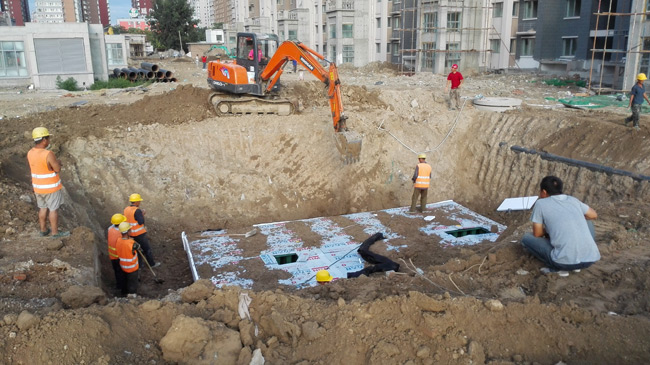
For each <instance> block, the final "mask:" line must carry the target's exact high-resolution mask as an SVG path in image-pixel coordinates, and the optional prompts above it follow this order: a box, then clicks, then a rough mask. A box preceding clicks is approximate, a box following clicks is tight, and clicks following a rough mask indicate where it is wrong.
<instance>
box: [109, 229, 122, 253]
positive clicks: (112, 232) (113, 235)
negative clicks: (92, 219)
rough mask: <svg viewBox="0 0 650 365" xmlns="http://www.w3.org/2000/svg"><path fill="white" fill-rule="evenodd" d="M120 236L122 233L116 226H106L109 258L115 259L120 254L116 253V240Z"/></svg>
mask: <svg viewBox="0 0 650 365" xmlns="http://www.w3.org/2000/svg"><path fill="white" fill-rule="evenodd" d="M120 238H122V233H120V230H119V229H117V227H115V226H114V225H113V226H110V227H108V257H110V259H111V260H117V259H119V258H120V256H118V255H117V240H119V239H120Z"/></svg>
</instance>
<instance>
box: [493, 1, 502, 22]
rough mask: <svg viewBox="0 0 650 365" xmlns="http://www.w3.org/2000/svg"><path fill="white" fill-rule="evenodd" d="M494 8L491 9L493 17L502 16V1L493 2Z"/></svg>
mask: <svg viewBox="0 0 650 365" xmlns="http://www.w3.org/2000/svg"><path fill="white" fill-rule="evenodd" d="M493 5H494V9H492V17H493V18H501V17H502V16H503V3H494V4H493Z"/></svg>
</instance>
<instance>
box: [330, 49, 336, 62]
mask: <svg viewBox="0 0 650 365" xmlns="http://www.w3.org/2000/svg"><path fill="white" fill-rule="evenodd" d="M330 49H331V50H332V55H331V56H330V58H331V59H333V60H336V46H332V47H331V48H330Z"/></svg>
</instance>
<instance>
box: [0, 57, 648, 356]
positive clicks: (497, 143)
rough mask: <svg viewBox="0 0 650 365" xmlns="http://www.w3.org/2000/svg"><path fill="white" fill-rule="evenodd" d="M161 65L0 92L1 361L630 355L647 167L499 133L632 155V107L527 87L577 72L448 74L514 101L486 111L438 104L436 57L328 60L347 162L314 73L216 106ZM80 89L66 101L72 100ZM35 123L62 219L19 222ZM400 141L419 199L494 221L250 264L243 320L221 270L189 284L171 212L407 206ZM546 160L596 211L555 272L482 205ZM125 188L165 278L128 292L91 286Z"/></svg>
mask: <svg viewBox="0 0 650 365" xmlns="http://www.w3.org/2000/svg"><path fill="white" fill-rule="evenodd" d="M156 61H157V60H156ZM161 66H162V67H164V68H166V69H170V70H173V71H174V72H175V74H176V76H177V77H178V80H179V83H177V84H154V85H152V86H150V87H147V88H137V89H133V90H124V91H116V90H103V91H96V92H76V93H67V92H40V91H28V90H18V89H3V90H2V91H1V92H0V116H3V119H2V120H0V123H2V126H3V131H4V133H3V134H2V136H1V137H0V150H2V154H0V156H2V157H1V158H0V196H1V199H0V214H1V215H2V218H3V219H2V220H1V221H0V238H1V241H0V282H1V283H2V285H1V286H0V314H2V317H0V354H1V355H0V356H1V360H0V362H2V363H15V364H36V363H52V364H80V363H86V364H121V363H187V364H197V363H206V364H207V363H239V364H248V363H250V360H251V358H252V357H253V356H254V353H255V351H257V352H260V353H261V354H262V355H263V357H264V358H265V359H266V361H267V362H268V363H271V364H286V363H292V364H307V363H318V364H331V363H351V364H352V363H354V364H356V363H373V364H374V363H379V364H384V363H385V364H395V363H399V364H438V363H452V364H467V363H491V364H509V363H516V364H535V363H537V364H555V363H557V362H559V361H564V362H565V363H568V364H594V363H617V364H618V363H621V364H622V363H628V364H640V363H648V362H649V361H650V353H649V352H648V351H647V349H648V348H650V346H649V345H650V344H649V340H648V339H649V338H650V336H649V335H650V322H649V319H650V317H649V312H650V295H649V294H648V293H649V289H650V288H649V287H650V279H648V270H650V250H649V249H648V248H647V246H646V245H645V243H646V242H647V241H648V238H649V233H650V230H649V228H648V227H650V225H649V223H650V213H648V212H650V209H648V208H649V207H648V203H647V201H648V199H647V198H648V196H650V189H649V187H648V183H647V182H646V181H644V180H642V179H638V178H637V179H635V178H631V177H626V176H620V175H616V174H611V173H603V172H599V171H593V170H589V169H585V168H578V167H576V166H570V165H566V164H563V163H558V162H553V161H547V160H543V159H541V158H540V157H539V156H535V155H527V154H520V153H516V152H514V151H512V150H511V149H510V148H509V147H511V146H515V145H516V146H522V147H526V148H530V149H536V150H539V151H546V152H550V153H553V154H556V155H560V156H564V157H569V158H573V159H577V160H582V161H587V162H591V163H594V164H601V165H604V166H607V167H611V168H616V169H620V170H625V171H629V172H632V173H636V174H642V175H650V160H649V159H648V158H647V156H648V152H650V151H648V150H649V149H650V146H649V143H648V141H647V137H648V135H649V133H648V127H647V125H646V124H645V122H646V121H645V119H644V120H642V130H641V131H640V132H635V131H634V130H633V129H631V128H629V127H625V126H624V125H623V118H624V116H625V115H626V114H627V110H624V109H620V108H613V107H609V108H605V109H601V110H598V111H581V110H573V109H542V108H540V107H533V106H530V105H544V104H550V103H549V102H548V101H547V100H545V98H547V97H553V98H557V97H561V96H566V95H567V92H573V93H575V92H580V91H581V90H579V89H575V88H566V87H565V88H556V87H553V86H547V85H544V84H543V83H542V82H540V81H541V80H542V79H543V78H542V77H541V76H538V75H530V74H521V75H471V74H469V75H466V78H467V80H466V83H465V86H466V88H465V89H464V90H463V92H462V94H463V95H464V96H467V97H473V96H474V95H477V94H482V95H485V96H504V97H519V98H522V99H523V100H524V102H525V103H527V104H530V105H528V106H525V107H524V108H522V109H521V110H517V111H512V112H508V113H504V114H490V113H486V112H480V111H477V110H475V109H474V108H473V107H472V106H471V103H470V102H468V103H467V104H466V105H465V107H464V108H463V110H462V111H461V112H458V111H451V110H448V108H447V106H446V104H445V100H444V94H443V90H442V89H443V85H444V78H443V77H442V76H437V75H430V74H420V75H415V76H410V77H408V76H398V75H396V74H395V73H394V72H393V71H392V70H391V69H390V68H389V67H385V66H383V65H376V64H375V65H370V66H367V67H364V68H362V69H354V68H348V67H343V68H342V70H341V80H342V82H343V87H344V89H343V95H344V106H345V107H346V113H347V114H348V116H349V117H350V119H349V126H350V128H351V129H353V130H355V131H357V132H359V133H361V134H362V136H363V148H362V154H361V159H360V161H359V162H358V163H356V164H350V165H345V164H343V163H342V161H341V160H340V157H339V156H338V153H337V151H336V146H335V141H334V138H332V126H331V120H330V119H329V117H328V114H329V111H328V106H327V100H326V98H325V96H324V91H323V87H322V85H321V84H320V83H319V82H316V81H310V80H312V79H311V78H310V76H309V75H305V79H306V80H305V81H300V80H298V75H297V74H290V73H287V74H285V75H284V76H283V80H284V83H285V84H286V85H285V88H284V90H283V94H284V95H285V96H286V97H288V98H290V99H292V100H294V101H295V102H296V104H298V105H300V112H299V113H298V114H295V115H292V116H289V117H275V116H264V117H259V116H244V117H227V118H226V117H223V118H217V117H216V115H215V113H214V112H213V111H212V110H211V108H210V106H209V105H208V104H207V98H208V95H209V94H210V91H209V90H208V89H207V88H206V83H205V74H204V72H203V71H202V70H199V69H196V68H195V66H194V63H191V62H182V61H181V62H179V61H176V62H174V61H165V63H163V64H162V65H161ZM461 71H462V70H461ZM533 81H535V82H533ZM79 101H86V102H87V103H84V105H82V106H73V105H72V104H74V103H76V102H79ZM644 118H645V117H644ZM41 125H44V126H46V127H48V128H49V129H50V131H51V132H52V133H53V134H54V136H53V139H52V141H53V142H54V143H53V150H54V151H55V152H56V153H57V155H58V156H59V157H60V158H61V160H62V161H63V163H64V170H63V172H62V176H63V181H64V185H65V192H66V199H67V201H68V204H66V205H65V206H64V207H63V208H62V210H61V219H62V225H63V226H64V228H66V229H69V230H71V231H72V235H71V236H70V237H69V238H64V239H62V240H53V239H50V238H40V237H38V232H37V231H38V228H37V222H36V208H35V203H34V197H33V194H32V192H31V188H30V182H29V171H28V168H27V166H26V163H25V154H26V152H27V151H28V150H29V148H30V139H29V136H30V131H31V129H32V128H34V127H36V126H41ZM421 151H428V154H429V161H430V162H431V163H432V165H433V167H434V171H433V177H434V188H433V189H431V190H430V193H429V195H430V201H439V200H446V199H453V200H455V201H457V202H459V203H461V204H463V205H465V206H467V207H469V208H471V209H473V210H475V211H477V212H478V213H480V214H482V215H485V216H487V217H489V218H491V219H493V220H495V221H497V222H499V223H501V224H504V225H506V226H508V229H507V230H506V232H505V233H504V234H503V235H502V236H501V237H500V239H499V240H498V241H497V242H496V243H494V244H481V245H477V246H471V247H452V248H443V247H435V248H432V247H430V246H427V245H431V243H430V242H427V241H426V239H425V237H424V236H421V235H419V234H418V232H417V230H414V232H413V234H412V235H411V236H409V237H408V241H409V247H408V248H407V249H405V250H402V251H400V252H399V253H394V252H392V251H391V252H389V253H386V254H387V255H396V256H395V259H397V260H399V259H402V260H404V261H400V263H402V262H403V267H402V269H401V270H400V271H401V272H400V273H396V274H393V275H390V276H385V275H373V276H371V277H362V278H358V279H353V280H340V281H337V282H335V283H333V284H332V285H328V286H321V287H314V288H309V289H304V290H294V289H292V288H288V287H279V286H277V285H274V284H273V283H274V280H272V279H275V278H277V276H276V275H277V274H270V278H269V280H264V281H263V282H261V283H259V284H258V285H256V286H255V287H254V290H252V291H246V293H247V294H248V295H249V296H250V297H251V298H252V302H251V304H250V318H249V319H242V318H240V316H239V314H238V307H237V304H238V302H239V295H240V294H241V290H240V289H238V288H225V289H219V290H217V289H215V288H213V287H211V285H210V284H209V283H205V282H203V281H199V282H197V283H194V284H192V279H191V275H190V272H189V268H188V263H187V261H186V258H185V253H184V252H183V248H182V246H181V243H180V239H179V235H180V232H181V231H196V230H202V229H207V228H212V229H216V228H227V229H228V230H229V232H231V233H244V232H247V231H248V230H249V229H250V225H251V224H255V223H263V222H272V221H282V220H292V219H300V218H309V217H319V216H332V217H333V218H332V219H343V218H340V217H337V216H338V215H341V214H346V213H352V212H360V211H368V210H377V209H386V208H390V207H396V206H404V205H407V204H408V203H409V201H410V195H411V184H410V175H411V174H412V171H413V167H414V164H415V163H416V159H415V153H417V152H421ZM547 174H556V175H558V176H560V177H561V178H562V179H563V180H564V181H565V184H566V190H567V192H568V193H570V194H572V195H575V196H576V197H578V198H580V199H581V200H583V201H585V202H587V203H588V204H589V205H590V206H592V207H594V208H595V209H596V210H597V211H598V213H599V219H598V220H597V221H596V233H597V242H598V244H599V248H600V250H601V253H602V256H603V258H602V260H601V261H600V262H599V263H597V264H596V265H594V266H593V267H591V268H589V269H588V270H583V272H581V273H579V274H572V275H570V276H569V277H568V278H560V277H558V276H556V275H551V276H545V275H542V274H540V273H539V268H540V264H539V262H537V261H536V260H534V259H533V258H532V257H531V256H530V255H527V254H526V253H525V252H524V251H523V249H522V248H521V247H520V245H519V243H518V242H519V240H520V238H521V236H522V235H523V234H524V233H525V232H527V231H529V230H530V229H531V227H530V223H528V216H529V212H507V213H497V212H496V211H495V209H496V207H497V206H498V205H499V203H500V202H501V201H502V200H503V199H504V198H507V197H512V196H523V195H534V194H536V193H537V184H538V183H539V180H540V179H541V177H543V176H545V175H547ZM135 191H137V192H139V193H141V194H142V195H143V196H144V198H145V201H144V203H143V206H144V207H145V208H146V209H147V226H148V229H149V232H150V233H149V235H150V237H151V240H152V243H153V249H154V254H155V255H156V257H157V258H158V259H159V260H160V261H161V262H162V263H163V265H162V266H161V267H160V268H159V269H158V271H157V272H158V275H160V277H161V278H162V279H164V283H163V284H157V283H155V282H154V280H153V277H152V276H151V274H150V273H149V272H147V271H146V268H143V271H142V275H141V278H142V281H141V288H140V292H139V294H140V295H139V297H138V298H137V299H126V298H120V297H116V296H115V294H116V293H115V291H114V290H113V288H112V286H113V284H114V283H113V282H112V279H111V275H112V273H111V268H110V266H109V263H108V261H107V257H106V253H105V242H104V236H103V235H104V231H105V228H106V226H107V223H108V221H109V218H110V216H111V215H112V214H113V213H115V212H119V211H121V210H122V209H123V207H124V205H125V204H126V199H127V197H128V195H129V194H130V193H131V192H135ZM396 224H400V223H399V222H397V223H396ZM353 231H354V230H353ZM357 233H359V232H357ZM355 234H356V233H355ZM251 245H252V246H251V247H250V248H249V249H255V247H257V246H260V243H259V242H252V243H251ZM255 245H256V246H255ZM253 246H254V247H253ZM378 249H381V247H379V246H378ZM410 262H412V263H413V265H414V266H411V264H410ZM407 263H409V264H407ZM416 267H417V268H420V269H421V270H422V271H423V273H424V274H423V275H419V274H417V273H416V271H415V268H416ZM258 270H260V272H261V270H263V267H261V265H260V267H259V268H258ZM23 275H24V276H23ZM190 284H191V285H190ZM100 289H101V290H100ZM214 359H219V360H214Z"/></svg>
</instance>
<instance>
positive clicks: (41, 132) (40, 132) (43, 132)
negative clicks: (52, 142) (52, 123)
mask: <svg viewBox="0 0 650 365" xmlns="http://www.w3.org/2000/svg"><path fill="white" fill-rule="evenodd" d="M49 136H50V132H49V131H48V130H47V128H45V127H36V128H34V130H33V131H32V138H33V139H34V141H37V142H38V141H40V140H41V139H42V138H43V137H49Z"/></svg>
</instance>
